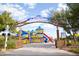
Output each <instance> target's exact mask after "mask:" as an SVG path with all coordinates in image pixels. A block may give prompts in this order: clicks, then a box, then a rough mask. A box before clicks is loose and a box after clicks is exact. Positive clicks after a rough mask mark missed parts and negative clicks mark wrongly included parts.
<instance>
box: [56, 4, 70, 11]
mask: <svg viewBox="0 0 79 59" xmlns="http://www.w3.org/2000/svg"><path fill="white" fill-rule="evenodd" d="M62 9H64V10H66V9H68V7H67V5H66V4H64V3H59V4H58V8H57V10H58V11H61V10H62Z"/></svg>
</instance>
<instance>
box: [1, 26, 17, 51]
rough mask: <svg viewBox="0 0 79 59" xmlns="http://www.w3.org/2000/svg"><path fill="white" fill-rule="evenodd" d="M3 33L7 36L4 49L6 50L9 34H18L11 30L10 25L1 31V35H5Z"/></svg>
mask: <svg viewBox="0 0 79 59" xmlns="http://www.w3.org/2000/svg"><path fill="white" fill-rule="evenodd" d="M3 34H4V37H5V44H4V51H6V49H7V40H8V36H9V34H10V35H13V36H15V35H16V34H14V33H11V32H10V31H9V25H7V26H6V28H5V31H2V32H0V35H3Z"/></svg>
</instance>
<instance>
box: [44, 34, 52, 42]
mask: <svg viewBox="0 0 79 59" xmlns="http://www.w3.org/2000/svg"><path fill="white" fill-rule="evenodd" d="M43 34H44V35H45V36H44V37H45V38H46V40H45V41H47V40H48V39H49V41H50V42H52V43H53V41H52V39H51V38H50V37H48V35H46V34H45V33H43Z"/></svg>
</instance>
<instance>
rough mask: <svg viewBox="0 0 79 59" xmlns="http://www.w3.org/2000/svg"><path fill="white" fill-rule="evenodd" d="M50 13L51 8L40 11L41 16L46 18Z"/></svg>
mask: <svg viewBox="0 0 79 59" xmlns="http://www.w3.org/2000/svg"><path fill="white" fill-rule="evenodd" d="M51 11H53V8H48V9H44V10H42V11H41V16H43V17H48V16H49V15H50V14H51Z"/></svg>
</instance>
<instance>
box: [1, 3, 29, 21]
mask: <svg viewBox="0 0 79 59" xmlns="http://www.w3.org/2000/svg"><path fill="white" fill-rule="evenodd" d="M0 11H7V12H10V13H11V16H12V17H13V18H14V19H17V20H21V19H24V18H26V17H27V16H28V15H27V14H28V12H27V11H25V10H23V9H22V8H21V6H19V5H18V4H15V5H13V4H5V5H2V4H0Z"/></svg>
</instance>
